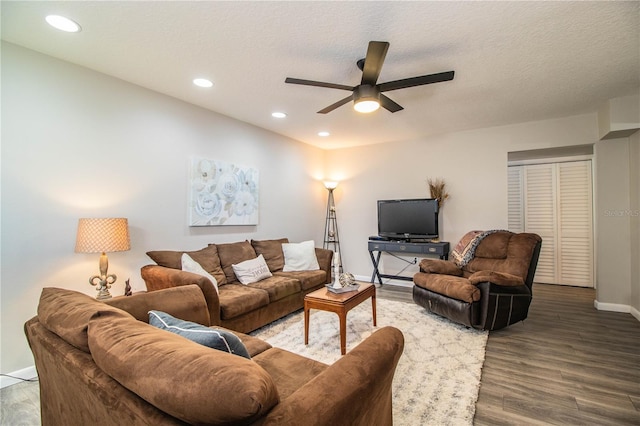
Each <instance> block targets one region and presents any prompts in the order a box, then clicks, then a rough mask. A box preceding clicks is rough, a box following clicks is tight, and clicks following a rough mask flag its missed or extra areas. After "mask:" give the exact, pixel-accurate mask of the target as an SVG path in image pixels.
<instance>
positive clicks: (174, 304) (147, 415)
mask: <svg viewBox="0 0 640 426" xmlns="http://www.w3.org/2000/svg"><path fill="white" fill-rule="evenodd" d="M151 309H154V310H160V311H163V312H167V313H169V314H171V315H173V316H175V317H177V318H182V319H184V320H188V321H193V322H198V323H201V324H203V325H207V326H208V325H209V310H208V308H207V304H206V301H205V299H204V297H203V293H202V291H201V290H200V289H199V288H198V287H197V286H195V285H190V286H181V287H177V288H171V289H166V290H161V291H154V292H149V293H138V294H134V295H133V296H128V297H127V296H120V297H116V298H113V299H110V300H108V301H107V303H104V302H101V301H98V300H96V299H93V298H91V297H89V296H87V295H84V294H81V293H78V292H74V291H71V290H64V289H58V288H45V289H43V291H42V295H41V298H40V303H39V306H38V315H37V316H36V317H34V318H32V319H30V320H29V321H27V322H26V323H25V327H24V328H25V333H26V336H27V340H28V342H29V345H30V347H31V350H32V351H33V355H34V359H35V364H36V369H37V372H38V377H39V381H40V404H41V414H42V424H43V425H65V426H67V425H130V426H135V425H184V424H199V425H241V424H242V425H249V424H255V425H276V424H277V425H301V424H305V425H342V424H344V425H346V424H348V425H391V424H392V409H391V384H392V380H393V375H394V373H395V368H396V365H397V362H398V359H399V358H400V355H401V354H402V350H403V345H404V339H403V336H402V333H401V332H400V331H399V330H397V329H395V328H393V327H384V328H381V329H380V330H378V331H376V332H374V333H373V334H372V335H371V336H370V337H369V338H367V339H366V340H365V341H363V342H362V343H361V344H360V345H358V346H357V347H355V348H354V349H353V350H352V351H351V352H349V353H347V354H346V355H345V356H343V357H342V358H341V359H339V360H338V361H337V362H335V363H334V364H333V365H326V364H323V363H321V362H317V361H314V360H311V359H308V358H305V357H302V356H300V355H296V354H293V353H291V352H288V351H286V350H283V349H279V348H274V347H271V346H270V345H269V344H268V343H266V342H264V341H262V340H260V339H257V338H255V337H252V336H248V335H245V334H242V333H237V332H236V333H235V334H236V335H237V336H238V337H240V339H241V340H242V342H243V343H244V345H245V346H246V348H247V351H248V352H249V354H250V355H251V358H252V359H247V358H243V357H240V356H237V355H232V354H229V353H226V352H222V351H219V350H215V349H211V348H208V347H205V346H202V345H199V344H197V343H194V342H192V341H190V340H188V339H185V338H184V337H181V336H178V335H176V334H173V333H170V332H168V331H165V330H161V329H159V328H156V327H153V326H151V325H149V324H148V323H147V322H146V321H147V319H148V311H149V310H151ZM300 338H302V335H301V336H300Z"/></svg>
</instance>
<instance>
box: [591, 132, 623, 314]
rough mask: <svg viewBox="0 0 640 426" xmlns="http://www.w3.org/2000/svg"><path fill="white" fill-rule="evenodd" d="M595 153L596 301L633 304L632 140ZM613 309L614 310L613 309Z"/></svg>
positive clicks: (612, 143) (605, 143)
mask: <svg viewBox="0 0 640 426" xmlns="http://www.w3.org/2000/svg"><path fill="white" fill-rule="evenodd" d="M595 153H596V170H595V173H596V203H595V221H596V227H597V230H598V234H597V240H596V258H597V267H596V290H597V295H596V300H597V302H598V303H601V304H605V303H608V304H624V305H626V306H629V305H630V302H631V285H630V283H631V257H630V253H631V238H630V229H631V228H630V227H631V216H630V215H629V214H628V213H627V212H629V210H630V207H631V206H630V204H629V202H630V197H629V189H630V188H629V183H630V175H629V139H628V138H622V139H610V140H604V141H600V142H598V143H597V144H596V145H595ZM610 308H611V307H610Z"/></svg>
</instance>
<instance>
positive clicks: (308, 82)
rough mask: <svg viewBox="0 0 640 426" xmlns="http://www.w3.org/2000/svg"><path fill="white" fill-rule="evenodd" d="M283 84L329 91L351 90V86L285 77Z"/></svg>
mask: <svg viewBox="0 0 640 426" xmlns="http://www.w3.org/2000/svg"><path fill="white" fill-rule="evenodd" d="M284 82H285V83H291V84H302V85H303V86H317V87H328V88H329V89H340V90H353V86H345V85H344V84H334V83H323V82H322V81H313V80H302V79H300V78H291V77H287V78H286V79H285V80H284Z"/></svg>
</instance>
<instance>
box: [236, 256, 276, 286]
mask: <svg viewBox="0 0 640 426" xmlns="http://www.w3.org/2000/svg"><path fill="white" fill-rule="evenodd" d="M231 267H232V268H233V273H234V274H236V277H237V278H238V281H240V282H241V283H242V284H251V283H255V282H258V281H260V280H263V279H265V278H269V277H270V276H271V271H270V270H269V267H268V266H267V262H265V261H264V257H263V256H262V255H260V256H258V257H256V258H255V259H249V260H245V261H244V262H240V263H238V264H236V265H234V264H232V265H231Z"/></svg>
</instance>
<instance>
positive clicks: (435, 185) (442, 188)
mask: <svg viewBox="0 0 640 426" xmlns="http://www.w3.org/2000/svg"><path fill="white" fill-rule="evenodd" d="M427 183H428V184H429V191H430V192H431V198H435V199H436V200H438V215H440V212H442V207H443V206H444V203H445V201H447V200H448V199H449V193H448V192H447V184H446V183H445V181H444V179H442V178H435V179H431V178H429V179H427ZM438 222H439V224H440V226H439V228H440V229H439V231H440V232H439V234H440V235H442V221H440V220H438ZM432 241H433V242H437V241H439V238H436V239H434V240H432Z"/></svg>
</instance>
